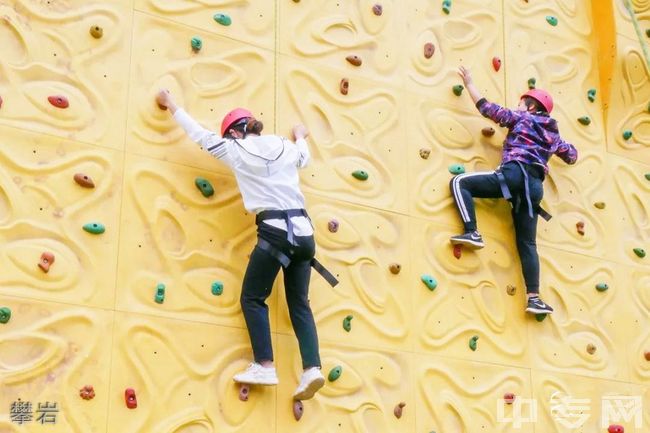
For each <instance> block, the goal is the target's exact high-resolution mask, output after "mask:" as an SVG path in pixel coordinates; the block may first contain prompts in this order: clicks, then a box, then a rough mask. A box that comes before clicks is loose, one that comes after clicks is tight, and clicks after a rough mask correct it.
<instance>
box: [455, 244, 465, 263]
mask: <svg viewBox="0 0 650 433" xmlns="http://www.w3.org/2000/svg"><path fill="white" fill-rule="evenodd" d="M462 255H463V246H462V245H461V244H456V245H454V257H456V258H457V259H459V260H460V258H461V256H462Z"/></svg>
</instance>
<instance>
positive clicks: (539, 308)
mask: <svg viewBox="0 0 650 433" xmlns="http://www.w3.org/2000/svg"><path fill="white" fill-rule="evenodd" d="M526 312H528V313H533V314H551V313H552V312H553V309H552V308H551V307H550V306H549V305H546V303H545V302H544V301H542V300H541V299H539V297H537V296H535V297H532V298H528V306H526Z"/></svg>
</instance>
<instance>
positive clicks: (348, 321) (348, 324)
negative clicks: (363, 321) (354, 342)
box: [343, 315, 354, 332]
mask: <svg viewBox="0 0 650 433" xmlns="http://www.w3.org/2000/svg"><path fill="white" fill-rule="evenodd" d="M352 319H354V317H352V315H349V316H345V318H344V319H343V329H345V331H346V332H350V330H351V329H352Z"/></svg>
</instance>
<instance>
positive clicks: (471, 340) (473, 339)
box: [469, 335, 478, 351]
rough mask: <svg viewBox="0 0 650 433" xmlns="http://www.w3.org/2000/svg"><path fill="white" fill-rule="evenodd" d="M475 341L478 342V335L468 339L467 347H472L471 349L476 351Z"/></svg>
mask: <svg viewBox="0 0 650 433" xmlns="http://www.w3.org/2000/svg"><path fill="white" fill-rule="evenodd" d="M477 343H478V335H475V336H473V337H472V338H470V339H469V348H470V349H472V351H476V345H477Z"/></svg>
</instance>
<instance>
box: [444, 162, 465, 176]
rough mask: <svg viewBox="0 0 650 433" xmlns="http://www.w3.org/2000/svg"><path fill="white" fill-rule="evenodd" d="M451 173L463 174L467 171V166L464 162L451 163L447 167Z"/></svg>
mask: <svg viewBox="0 0 650 433" xmlns="http://www.w3.org/2000/svg"><path fill="white" fill-rule="evenodd" d="M447 169H448V170H449V173H451V174H463V173H465V166H464V165H463V164H451V165H450V166H449V167H447Z"/></svg>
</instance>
